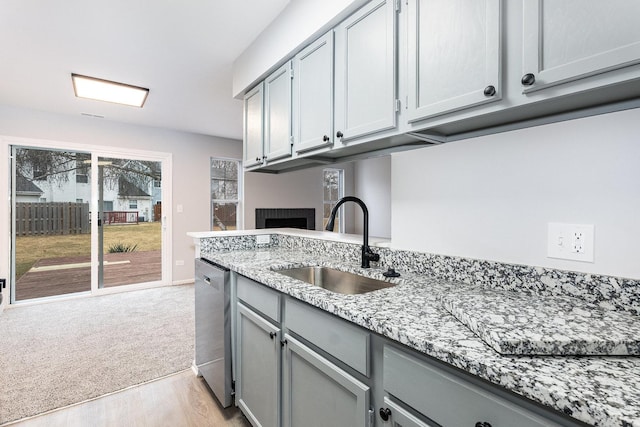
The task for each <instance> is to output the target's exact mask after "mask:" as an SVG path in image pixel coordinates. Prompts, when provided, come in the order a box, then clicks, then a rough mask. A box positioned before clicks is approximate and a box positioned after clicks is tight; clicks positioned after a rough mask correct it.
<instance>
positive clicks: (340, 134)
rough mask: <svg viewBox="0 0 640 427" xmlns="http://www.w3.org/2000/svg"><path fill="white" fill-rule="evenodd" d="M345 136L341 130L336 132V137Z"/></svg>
mask: <svg viewBox="0 0 640 427" xmlns="http://www.w3.org/2000/svg"><path fill="white" fill-rule="evenodd" d="M343 136H344V134H343V133H342V132H340V131H338V132H336V137H338V138H342V137H343Z"/></svg>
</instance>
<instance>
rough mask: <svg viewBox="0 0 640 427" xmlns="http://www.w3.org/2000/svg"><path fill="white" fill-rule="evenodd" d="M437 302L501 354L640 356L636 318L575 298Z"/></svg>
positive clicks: (507, 296) (447, 298)
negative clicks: (602, 308)
mask: <svg viewBox="0 0 640 427" xmlns="http://www.w3.org/2000/svg"><path fill="white" fill-rule="evenodd" d="M442 303H443V304H442V305H443V306H444V308H445V309H446V310H447V311H448V312H450V313H451V314H453V315H454V316H455V317H456V318H457V319H458V320H460V321H461V322H462V323H463V324H464V325H466V326H467V327H468V328H470V329H471V330H472V331H473V332H474V333H475V334H476V335H478V336H479V337H480V338H481V339H482V340H483V341H484V342H486V343H487V344H488V345H490V346H491V347H492V348H493V349H494V350H496V351H497V352H498V353H500V354H512V355H516V354H519V355H534V356H535V355H548V356H580V355H606V356H629V355H634V356H638V355H640V322H638V320H640V319H638V316H634V315H632V314H629V313H626V312H621V311H614V310H601V309H599V308H598V307H597V306H596V305H594V304H590V303H588V302H586V301H582V300H579V299H577V298H571V297H563V296H558V295H556V296H553V297H548V296H540V295H526V294H524V293H522V292H520V293H518V292H512V291H499V290H495V289H478V290H472V291H470V290H468V289H463V290H461V291H458V290H457V291H453V292H449V293H447V294H446V295H443V296H442Z"/></svg>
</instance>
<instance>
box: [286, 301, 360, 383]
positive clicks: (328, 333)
mask: <svg viewBox="0 0 640 427" xmlns="http://www.w3.org/2000/svg"><path fill="white" fill-rule="evenodd" d="M285 324H286V325H287V328H288V329H289V330H291V331H293V332H295V333H296V334H298V335H300V336H301V337H303V338H304V339H306V340H307V341H309V342H310V343H312V344H314V345H316V346H318V347H320V348H321V349H322V350H324V351H326V352H327V353H329V354H330V355H332V356H334V357H336V358H337V359H338V360H340V361H342V362H344V363H346V364H347V365H349V366H351V367H352V368H353V369H355V370H356V371H358V372H360V373H361V374H364V375H366V376H367V377H368V376H369V337H370V334H369V333H368V332H366V331H364V330H363V329H360V328H358V327H357V326H354V325H351V324H350V323H348V322H347V321H346V320H342V319H340V318H338V317H336V316H333V315H332V314H329V313H325V312H322V311H321V310H318V309H316V308H313V307H311V306H309V305H308V304H305V303H302V302H299V301H296V300H294V299H289V300H287V307H286V310H285Z"/></svg>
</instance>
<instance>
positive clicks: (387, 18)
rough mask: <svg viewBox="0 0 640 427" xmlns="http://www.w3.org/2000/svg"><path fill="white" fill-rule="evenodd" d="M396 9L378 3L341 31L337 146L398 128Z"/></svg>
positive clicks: (376, 0) (385, 2) (349, 20)
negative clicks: (339, 142)
mask: <svg viewBox="0 0 640 427" xmlns="http://www.w3.org/2000/svg"><path fill="white" fill-rule="evenodd" d="M394 4H395V2H394V0H382V1H381V0H374V1H372V2H370V3H368V4H367V5H365V6H364V7H363V8H362V9H360V10H359V11H358V12H356V13H354V14H353V15H351V16H350V17H349V18H347V19H346V20H345V21H344V22H343V23H342V24H340V25H339V26H338V27H337V28H336V34H335V37H336V40H335V43H336V46H335V66H336V75H335V78H336V82H335V84H336V92H335V97H336V99H335V130H336V142H337V141H338V140H340V141H342V142H347V141H349V140H352V139H354V138H357V137H359V136H363V135H367V134H371V133H375V132H378V131H383V130H386V129H392V128H394V127H395V126H396V63H397V59H396V58H397V41H396V39H397V36H396V20H397V19H396V10H395V6H394ZM340 135H342V137H340Z"/></svg>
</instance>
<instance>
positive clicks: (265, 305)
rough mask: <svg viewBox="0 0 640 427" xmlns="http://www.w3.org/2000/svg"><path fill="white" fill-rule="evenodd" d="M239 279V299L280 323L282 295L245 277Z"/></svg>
mask: <svg viewBox="0 0 640 427" xmlns="http://www.w3.org/2000/svg"><path fill="white" fill-rule="evenodd" d="M237 277H238V280H237V295H238V299H240V300H242V301H244V302H246V303H247V304H249V305H250V306H252V307H253V308H255V309H256V310H258V311H259V312H261V313H262V314H264V315H266V316H267V317H270V318H271V319H273V320H275V321H276V322H280V293H279V292H278V291H274V290H272V289H270V288H268V287H267V286H265V285H262V284H260V283H258V282H254V281H253V280H251V279H248V278H246V277H244V276H240V275H238V276H237Z"/></svg>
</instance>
